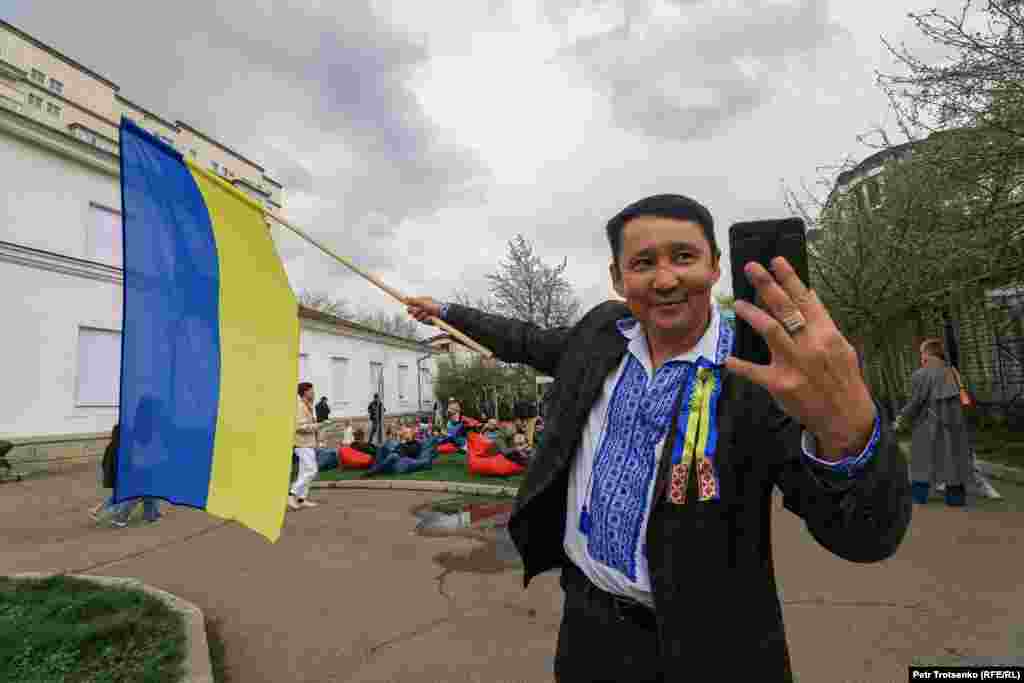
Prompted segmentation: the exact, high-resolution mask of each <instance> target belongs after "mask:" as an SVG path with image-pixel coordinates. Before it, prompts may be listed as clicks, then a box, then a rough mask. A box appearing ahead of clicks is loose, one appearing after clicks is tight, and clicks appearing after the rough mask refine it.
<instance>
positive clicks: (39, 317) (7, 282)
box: [0, 249, 121, 437]
mask: <svg viewBox="0 0 1024 683" xmlns="http://www.w3.org/2000/svg"><path fill="white" fill-rule="evenodd" d="M18 256H23V255H20V254H18V253H17V252H14V251H13V250H10V249H3V250H0V281H2V282H3V283H4V298H5V302H6V303H5V305H4V316H3V318H4V333H3V339H4V353H3V354H0V377H3V378H4V381H3V391H0V435H9V436H18V437H33V436H43V435H58V434H85V433H95V432H109V431H110V428H111V427H112V426H113V424H114V422H115V421H116V418H117V408H116V407H115V406H113V405H108V406H92V407H86V406H83V405H80V404H79V402H78V401H77V400H76V389H77V382H78V379H79V377H78V373H79V372H80V371H81V370H82V368H81V362H80V361H81V360H82V359H80V358H79V329H80V327H86V328H90V329H96V330H118V331H119V330H120V329H121V287H120V285H119V284H118V283H117V282H116V281H113V279H114V274H113V273H112V272H111V271H112V270H113V269H109V270H107V269H102V268H91V269H90V270H89V271H84V270H83V271H81V272H79V273H75V274H71V273H61V272H55V271H54V270H48V269H47V268H53V267H60V266H61V265H62V261H66V259H60V258H59V257H50V258H47V257H45V256H40V255H33V256H34V258H33V260H35V261H36V262H35V263H33V264H26V263H24V262H22V263H12V262H11V261H12V260H14V259H16V258H18ZM69 265H70V264H69ZM86 272H88V274H85V273H86ZM104 275H106V278H107V279H105V280H104ZM94 278H95V279H94Z"/></svg>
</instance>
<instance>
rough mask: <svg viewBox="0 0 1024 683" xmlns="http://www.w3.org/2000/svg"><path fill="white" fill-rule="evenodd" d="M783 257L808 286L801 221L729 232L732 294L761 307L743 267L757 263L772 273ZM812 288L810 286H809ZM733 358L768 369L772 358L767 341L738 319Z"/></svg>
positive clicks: (769, 222)
mask: <svg viewBox="0 0 1024 683" xmlns="http://www.w3.org/2000/svg"><path fill="white" fill-rule="evenodd" d="M776 256H782V257H783V258H785V259H786V260H787V261H789V264H790V265H791V266H793V270H795V271H796V274H797V275H798V276H799V277H800V280H801V281H802V282H803V283H804V284H805V285H808V267H807V230H806V228H805V227H804V222H803V220H802V219H800V218H782V219H778V220H766V221H747V222H743V223H736V224H734V225H733V226H732V227H730V228H729V260H730V262H731V264H732V291H733V296H734V297H735V298H736V299H737V300H739V299H742V300H744V301H747V302H750V303H752V304H755V305H757V304H758V301H757V291H756V290H755V289H754V286H753V285H752V284H750V281H749V280H747V275H746V273H744V272H743V267H744V266H745V265H746V264H748V263H750V262H751V261H757V262H758V263H760V264H761V265H762V266H764V267H765V268H766V269H767V270H768V272H771V260H772V259H773V258H775V257H776ZM808 286H809V285H808ZM733 349H734V350H733V355H735V356H736V357H737V358H741V359H743V360H746V361H750V362H752V363H761V364H763V365H766V364H768V363H770V362H771V358H772V354H771V351H769V349H768V344H767V343H766V342H765V340H764V339H763V338H762V337H761V335H759V334H758V333H757V331H756V330H754V328H752V327H751V326H750V325H749V324H747V322H746V321H744V320H743V319H742V318H740V317H739V316H736V342H735V346H734V347H733Z"/></svg>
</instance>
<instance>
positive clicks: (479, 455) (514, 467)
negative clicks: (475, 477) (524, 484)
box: [466, 432, 526, 477]
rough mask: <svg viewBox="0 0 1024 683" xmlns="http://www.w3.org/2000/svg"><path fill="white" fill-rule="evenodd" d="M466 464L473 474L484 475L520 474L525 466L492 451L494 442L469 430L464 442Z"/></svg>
mask: <svg viewBox="0 0 1024 683" xmlns="http://www.w3.org/2000/svg"><path fill="white" fill-rule="evenodd" d="M466 453H467V456H466V466H467V467H468V468H469V471H470V472H471V473H473V474H479V475H482V476H485V477H508V476H510V475H513V474H522V473H523V472H524V471H526V468H525V467H523V466H522V465H519V464H517V463H514V462H512V461H511V460H509V459H508V458H506V457H505V456H504V455H488V453H494V442H493V441H491V440H490V439H488V438H487V437H486V436H483V435H482V434H480V433H478V432H470V433H469V437H468V441H467V442H466Z"/></svg>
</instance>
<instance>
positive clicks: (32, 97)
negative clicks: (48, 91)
mask: <svg viewBox="0 0 1024 683" xmlns="http://www.w3.org/2000/svg"><path fill="white" fill-rule="evenodd" d="M28 106H30V107H35V108H36V109H40V110H42V108H43V98H42V97H40V96H39V95H36V94H33V93H29V94H28Z"/></svg>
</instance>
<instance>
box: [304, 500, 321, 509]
mask: <svg viewBox="0 0 1024 683" xmlns="http://www.w3.org/2000/svg"><path fill="white" fill-rule="evenodd" d="M319 504H320V503H314V502H313V501H311V500H304V501H302V502H301V503H299V505H301V506H302V507H304V508H315V507H316V506H317V505H319Z"/></svg>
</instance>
